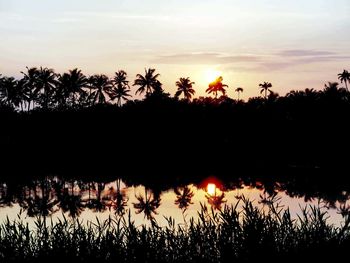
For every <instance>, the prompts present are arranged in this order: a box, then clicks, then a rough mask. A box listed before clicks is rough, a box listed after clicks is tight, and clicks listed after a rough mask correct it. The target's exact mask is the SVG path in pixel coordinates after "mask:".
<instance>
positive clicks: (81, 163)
mask: <svg viewBox="0 0 350 263" xmlns="http://www.w3.org/2000/svg"><path fill="white" fill-rule="evenodd" d="M23 74H24V77H23V79H22V80H15V79H13V78H7V77H0V78H1V80H0V83H1V84H0V85H1V86H0V87H1V89H0V90H1V92H0V94H1V97H0V98H1V103H0V122H1V129H0V138H1V140H0V150H1V156H0V157H1V158H0V167H1V169H2V170H3V173H2V174H3V175H5V174H7V175H9V174H13V173H16V174H17V175H18V174H20V175H21V176H26V174H28V173H37V172H38V171H40V172H42V173H72V174H74V173H79V174H88V173H93V174H98V173H101V174H102V173H104V174H114V175H115V174H116V173H117V174H133V175H136V174H148V175H150V176H156V177H159V178H162V177H164V176H165V177H166V176H167V175H170V174H171V175H173V176H175V177H176V176H184V175H185V174H186V175H188V174H190V175H192V176H198V175H201V174H205V175H216V174H226V175H230V174H233V173H234V174H235V176H239V175H240V174H242V173H244V174H253V173H266V174H267V175H268V174H271V173H277V174H281V173H284V172H285V170H286V169H287V170H290V169H294V168H296V169H299V168H300V167H302V168H307V169H309V168H311V171H312V172H315V171H317V173H319V171H322V172H324V171H325V173H327V174H328V175H329V174H330V173H331V174H332V173H338V174H340V175H344V174H347V173H346V172H348V171H349V170H350V169H349V166H348V161H349V154H348V149H349V148H350V140H349V139H348V134H349V121H350V93H349V91H348V90H347V83H348V81H349V80H348V78H349V77H348V72H347V71H345V70H344V72H343V73H341V74H339V75H338V77H339V79H340V80H341V81H342V82H344V84H345V88H341V87H339V84H338V83H336V82H329V83H327V84H326V85H325V88H324V89H323V90H321V91H316V90H313V89H306V90H298V91H290V92H289V93H288V94H287V95H286V96H279V95H278V94H277V93H274V92H273V86H272V83H269V82H264V83H262V84H261V85H260V91H261V94H262V96H261V97H253V98H250V99H249V100H248V101H246V102H245V101H243V100H238V99H237V100H235V99H232V98H229V97H228V96H226V88H227V87H226V85H225V84H224V83H222V77H218V79H217V80H216V81H214V82H213V83H210V84H209V87H208V89H207V92H208V93H209V94H213V95H214V97H200V98H194V99H192V96H193V95H194V94H195V89H194V88H193V84H194V83H193V82H192V81H191V80H190V79H189V78H180V79H179V81H178V82H176V85H177V87H178V92H177V93H176V96H175V97H171V96H170V95H169V94H168V93H166V92H165V90H164V89H163V87H162V84H161V83H160V82H159V81H158V79H157V78H158V76H159V75H158V74H156V72H155V70H154V69H147V70H145V72H144V75H142V74H138V75H137V78H136V80H135V81H134V83H133V85H135V86H137V87H138V89H137V91H136V92H137V93H140V94H145V97H144V99H142V100H128V99H129V98H130V97H131V96H129V95H131V94H130V85H131V84H129V81H128V80H127V74H126V72H125V71H118V72H116V75H115V77H114V78H113V79H112V80H110V79H109V78H108V77H107V76H105V75H94V76H92V77H89V78H87V77H85V76H84V75H83V74H82V73H81V72H80V71H79V70H78V69H75V70H72V71H70V72H69V73H64V74H63V75H56V74H55V73H54V71H53V70H50V69H47V68H39V69H38V68H31V69H28V70H27V72H24V73H23ZM58 80H59V81H58ZM86 85H87V86H86ZM14 87H15V88H14ZM258 88H259V87H257V89H258ZM12 91H13V92H12ZM23 91H25V92H24V93H23ZM58 91H59V92H58ZM242 91H243V89H241V88H239V89H238V88H237V93H238V94H237V95H239V94H240V93H241V92H242ZM180 96H181V97H184V99H180V98H179V97H180ZM113 98H114V101H116V103H115V104H111V103H109V101H110V100H112V99H113ZM124 101H125V103H123V102H124ZM28 110H29V112H28ZM308 171H309V170H308ZM329 172H330V173H329ZM342 179H344V180H348V178H347V176H342Z"/></svg>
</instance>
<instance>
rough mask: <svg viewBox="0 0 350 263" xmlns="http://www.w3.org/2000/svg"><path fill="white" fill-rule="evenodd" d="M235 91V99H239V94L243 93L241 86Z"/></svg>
mask: <svg viewBox="0 0 350 263" xmlns="http://www.w3.org/2000/svg"><path fill="white" fill-rule="evenodd" d="M235 92H237V100H238V101H240V94H241V93H243V88H241V87H238V88H237V89H235Z"/></svg>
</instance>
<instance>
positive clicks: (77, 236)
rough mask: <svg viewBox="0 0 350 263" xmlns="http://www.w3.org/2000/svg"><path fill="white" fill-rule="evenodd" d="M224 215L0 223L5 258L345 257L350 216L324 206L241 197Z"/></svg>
mask: <svg viewBox="0 0 350 263" xmlns="http://www.w3.org/2000/svg"><path fill="white" fill-rule="evenodd" d="M240 202H243V205H242V206H239V205H238V203H237V205H236V206H224V207H223V209H222V210H221V211H219V212H216V211H215V210H213V209H210V208H208V207H206V206H205V205H202V208H201V211H200V212H199V213H198V218H197V219H193V218H191V219H190V220H189V221H188V222H186V223H185V224H181V225H177V224H176V223H175V221H174V220H173V219H172V218H166V219H167V222H168V224H167V225H166V226H160V225H158V224H157V222H155V221H154V222H152V224H151V225H149V226H146V225H141V226H136V225H135V223H134V222H133V221H132V219H131V215H130V213H129V214H128V215H126V216H124V217H119V216H116V217H113V218H112V217H110V218H109V219H107V220H105V221H103V222H101V221H99V220H98V219H97V220H96V222H94V223H92V222H83V221H82V220H81V219H80V220H79V219H69V220H68V219H66V218H63V220H59V221H58V222H56V223H53V221H51V220H48V219H46V220H45V219H44V218H40V217H38V218H37V219H36V221H35V227H34V228H33V229H31V228H30V227H29V226H28V224H27V223H25V222H24V221H23V220H22V219H21V217H18V219H17V220H14V221H10V220H6V221H5V222H3V223H2V224H1V225H0V262H44V261H45V262H49V261H52V260H55V261H58V260H73V261H75V262H181V263H184V262H256V261H257V260H259V261H272V260H288V261H289V260H313V261H315V260H318V261H321V262H322V261H324V260H326V259H335V258H341V257H342V256H346V255H347V253H348V249H349V248H350V216H349V213H348V214H346V213H345V214H343V220H344V221H343V223H342V224H341V225H340V226H338V227H336V226H334V225H331V224H329V223H328V221H327V219H328V218H327V212H326V211H324V210H323V209H322V208H320V207H314V206H308V207H305V208H302V209H301V213H300V215H299V216H298V217H297V218H295V219H293V218H292V217H291V214H290V212H289V210H288V209H284V208H282V207H280V206H279V204H278V203H277V202H267V205H266V206H265V207H264V208H263V209H262V208H261V206H260V207H258V206H255V205H254V204H253V203H252V202H250V201H249V200H245V199H244V198H243V199H242V200H241V201H240Z"/></svg>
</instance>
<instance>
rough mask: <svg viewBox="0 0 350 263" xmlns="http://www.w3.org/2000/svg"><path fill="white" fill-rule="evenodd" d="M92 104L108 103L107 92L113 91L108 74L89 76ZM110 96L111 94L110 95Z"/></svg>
mask: <svg viewBox="0 0 350 263" xmlns="http://www.w3.org/2000/svg"><path fill="white" fill-rule="evenodd" d="M89 83H90V88H91V89H92V90H94V91H93V92H92V93H91V98H92V104H96V103H98V104H104V103H106V94H107V95H108V94H110V93H111V89H112V83H111V81H110V80H109V78H108V77H107V76H106V75H93V76H91V77H90V78H89ZM108 96H109V95H108Z"/></svg>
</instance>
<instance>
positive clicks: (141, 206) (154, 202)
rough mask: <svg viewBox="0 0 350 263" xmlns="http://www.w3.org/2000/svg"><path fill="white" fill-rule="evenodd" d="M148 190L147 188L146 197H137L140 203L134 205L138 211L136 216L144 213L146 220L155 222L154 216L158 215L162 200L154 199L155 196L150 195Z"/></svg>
mask: <svg viewBox="0 0 350 263" xmlns="http://www.w3.org/2000/svg"><path fill="white" fill-rule="evenodd" d="M147 193H148V189H147V188H145V197H143V196H142V195H137V196H135V197H136V199H137V200H138V203H133V205H134V208H135V209H136V214H140V213H142V212H143V213H144V215H145V218H147V219H148V220H151V221H153V220H154V216H153V214H155V215H157V214H158V213H157V208H158V207H159V206H160V198H159V197H154V195H153V194H151V193H150V194H149V195H147Z"/></svg>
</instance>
